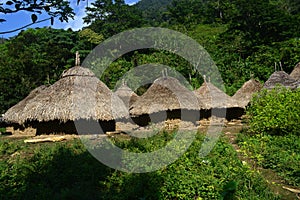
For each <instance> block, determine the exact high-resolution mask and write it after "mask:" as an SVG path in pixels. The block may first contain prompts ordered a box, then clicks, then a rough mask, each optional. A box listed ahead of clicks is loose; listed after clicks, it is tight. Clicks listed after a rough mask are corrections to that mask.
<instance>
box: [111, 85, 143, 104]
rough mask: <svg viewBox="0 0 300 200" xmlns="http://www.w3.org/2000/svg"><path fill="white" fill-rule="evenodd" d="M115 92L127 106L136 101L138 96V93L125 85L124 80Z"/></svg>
mask: <svg viewBox="0 0 300 200" xmlns="http://www.w3.org/2000/svg"><path fill="white" fill-rule="evenodd" d="M115 94H116V95H117V96H118V97H120V99H122V101H123V102H124V104H125V106H126V107H127V108H129V107H130V106H131V105H132V104H133V103H134V102H136V100H137V98H138V95H137V94H136V93H134V92H133V91H132V90H131V88H130V87H128V86H127V84H126V82H125V81H124V80H123V81H122V85H121V86H120V87H119V88H118V89H117V90H116V91H115Z"/></svg>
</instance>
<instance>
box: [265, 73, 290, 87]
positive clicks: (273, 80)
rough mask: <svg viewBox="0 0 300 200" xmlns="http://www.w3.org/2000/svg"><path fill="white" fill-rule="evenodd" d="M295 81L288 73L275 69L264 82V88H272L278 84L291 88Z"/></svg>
mask: <svg viewBox="0 0 300 200" xmlns="http://www.w3.org/2000/svg"><path fill="white" fill-rule="evenodd" d="M295 82H296V80H295V79H293V78H292V77H291V76H290V75H288V74H287V73H285V72H284V71H276V72H274V73H273V74H272V75H271V76H270V78H269V79H268V80H267V81H266V82H265V84H264V88H266V89H273V88H275V86H276V85H278V84H280V85H282V86H284V87H287V88H291V87H292V85H293V84H294V83H295Z"/></svg>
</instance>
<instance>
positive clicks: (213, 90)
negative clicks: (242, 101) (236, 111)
mask: <svg viewBox="0 0 300 200" xmlns="http://www.w3.org/2000/svg"><path fill="white" fill-rule="evenodd" d="M194 93H195V94H196V96H197V97H198V99H199V101H201V102H203V103H204V108H205V109H211V108H226V107H238V105H237V103H236V102H235V101H234V100H232V99H231V98H230V96H228V95H227V94H226V93H225V92H223V91H222V90H220V89H219V88H218V87H216V86H214V85H213V84H212V83H211V82H206V81H204V83H203V84H202V85H201V87H200V88H198V89H197V90H194Z"/></svg>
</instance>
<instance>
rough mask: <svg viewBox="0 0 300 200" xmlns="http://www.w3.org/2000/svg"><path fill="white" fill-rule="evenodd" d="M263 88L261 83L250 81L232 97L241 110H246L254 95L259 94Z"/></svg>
mask: <svg viewBox="0 0 300 200" xmlns="http://www.w3.org/2000/svg"><path fill="white" fill-rule="evenodd" d="M261 88H262V84H261V83H260V82H259V81H257V80H254V79H250V80H249V81H247V82H245V83H244V84H243V86H242V87H241V88H240V89H239V90H238V91H237V92H236V93H235V94H234V95H233V96H232V99H233V100H234V101H236V102H237V103H238V104H239V106H240V107H241V108H245V107H246V106H247V105H248V104H249V102H250V100H251V98H252V95H253V94H254V93H256V92H259V91H260V90H261Z"/></svg>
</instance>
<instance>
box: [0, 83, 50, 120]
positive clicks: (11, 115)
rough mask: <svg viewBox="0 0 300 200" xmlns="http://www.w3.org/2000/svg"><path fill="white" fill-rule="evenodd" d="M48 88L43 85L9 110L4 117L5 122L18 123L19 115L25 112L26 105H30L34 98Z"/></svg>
mask: <svg viewBox="0 0 300 200" xmlns="http://www.w3.org/2000/svg"><path fill="white" fill-rule="evenodd" d="M46 88H47V86H45V85H41V86H39V87H37V88H35V89H34V90H32V91H31V92H30V93H29V95H28V96H27V97H25V98H24V99H23V100H22V101H20V102H19V103H17V104H16V105H14V106H13V107H11V108H9V109H8V110H7V111H6V113H5V114H4V116H3V120H4V121H7V122H9V123H18V117H17V116H18V115H19V114H20V113H22V112H23V110H24V108H25V106H26V104H28V103H29V102H30V101H31V100H32V99H33V98H35V97H36V96H37V95H38V94H40V93H41V92H42V91H43V90H44V89H46Z"/></svg>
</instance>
